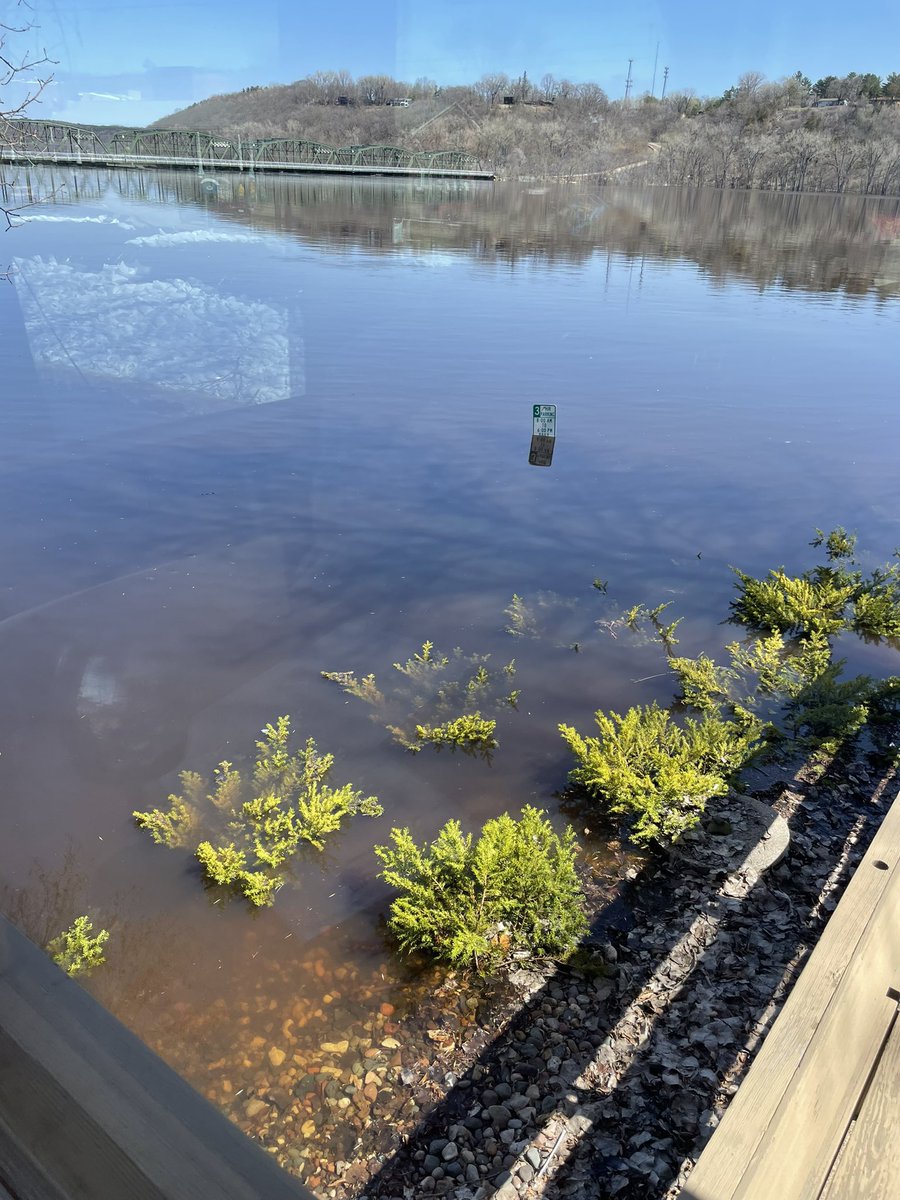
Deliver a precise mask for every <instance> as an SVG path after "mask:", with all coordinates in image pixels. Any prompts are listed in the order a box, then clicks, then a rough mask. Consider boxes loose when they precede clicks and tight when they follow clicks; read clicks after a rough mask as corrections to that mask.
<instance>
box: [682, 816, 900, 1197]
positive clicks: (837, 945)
mask: <svg viewBox="0 0 900 1200" xmlns="http://www.w3.org/2000/svg"><path fill="white" fill-rule="evenodd" d="M876 862H882V863H885V864H886V865H887V869H886V870H881V869H879V868H878V867H876V866H875V865H874V864H875V863H876ZM895 876H898V877H900V799H898V800H895V801H894V803H893V805H892V806H891V808H890V809H889V810H888V812H887V814H886V815H885V818H884V820H883V822H882V824H881V827H880V828H879V830H878V832H877V833H876V834H875V837H874V838H873V840H872V844H871V846H870V847H869V850H868V852H867V854H866V856H865V858H864V859H863V861H862V863H860V865H859V867H858V868H857V870H856V872H855V874H854V875H853V877H852V879H851V880H850V882H849V883H848V885H847V888H846V890H845V892H844V895H843V897H842V899H841V901H840V903H839V904H838V907H837V909H836V910H835V912H834V914H833V916H832V917H831V920H830V921H829V922H828V925H827V926H826V928H825V930H824V932H823V934H822V937H821V938H820V939H819V943H818V945H817V946H816V947H815V949H814V950H813V952H812V954H811V955H810V958H809V961H808V962H807V964H806V967H805V969H804V970H803V972H802V973H801V976H800V978H799V979H798V980H797V982H796V984H795V985H794V988H793V989H792V991H791V994H790V996H789V997H788V999H787V1002H786V1003H785V1006H784V1008H783V1009H782V1011H781V1013H780V1014H779V1016H778V1018H777V1020H776V1021H775V1024H774V1025H773V1027H772V1029H771V1030H770V1031H769V1033H768V1036H767V1037H766V1039H765V1041H764V1043H763V1045H762V1047H761V1049H760V1051H759V1053H758V1054H757V1056H756V1059H755V1061H754V1063H753V1066H752V1068H751V1070H750V1072H749V1074H748V1076H747V1078H746V1079H745V1080H744V1082H743V1083H742V1084H741V1087H740V1089H739V1090H738V1093H737V1095H736V1096H735V1098H734V1100H733V1101H732V1103H731V1104H730V1105H729V1107H728V1109H727V1111H726V1112H725V1115H724V1117H723V1118H722V1121H721V1122H720V1124H719V1126H718V1128H717V1129H716V1131H715V1133H714V1134H713V1137H712V1139H711V1141H710V1143H709V1145H708V1146H707V1147H706V1149H705V1150H704V1152H703V1154H702V1155H701V1157H700V1159H699V1161H698V1163H697V1165H696V1166H695V1167H694V1170H693V1171H692V1172H691V1175H690V1177H689V1178H688V1181H687V1184H686V1187H685V1189H684V1191H683V1196H684V1200H732V1198H733V1197H734V1196H735V1193H736V1190H737V1188H738V1186H739V1184H740V1181H741V1179H742V1178H743V1176H744V1174H745V1173H746V1171H747V1169H748V1166H749V1164H750V1162H751V1160H752V1158H753V1156H754V1154H755V1153H756V1151H757V1149H758V1148H759V1145H760V1142H761V1141H762V1139H763V1137H764V1136H765V1134H766V1130H767V1129H768V1127H769V1124H770V1122H771V1120H772V1118H773V1116H774V1114H775V1112H776V1110H777V1108H778V1106H779V1104H780V1103H781V1101H782V1099H783V1098H784V1094H785V1092H786V1091H787V1089H788V1087H789V1086H790V1082H791V1079H792V1078H793V1075H794V1073H795V1071H796V1070H797V1068H798V1066H799V1064H800V1062H801V1061H802V1059H803V1056H804V1055H805V1053H806V1051H807V1047H808V1046H809V1043H810V1042H811V1040H812V1038H813V1036H814V1034H815V1032H816V1029H817V1028H818V1026H819V1024H820V1022H821V1021H822V1019H823V1017H824V1014H825V1012H826V1010H827V1008H828V1006H829V1004H830V1002H831V1000H832V997H833V995H834V992H835V990H836V988H837V986H838V984H839V983H840V980H841V979H842V978H843V976H844V973H845V972H846V970H847V967H848V965H849V963H850V962H851V960H852V958H853V956H854V954H855V953H856V951H857V948H858V946H859V944H860V940H861V939H862V937H863V935H864V933H865V930H866V929H867V927H868V925H869V923H870V921H871V919H872V915H873V912H874V911H875V909H876V908H877V906H878V903H879V901H880V900H881V898H882V897H883V896H884V894H885V891H886V890H887V887H888V885H889V884H890V882H891V880H892V879H893V878H894V877H895ZM775 1194H780V1193H778V1192H776V1193H775ZM769 1200H771V1198H769Z"/></svg>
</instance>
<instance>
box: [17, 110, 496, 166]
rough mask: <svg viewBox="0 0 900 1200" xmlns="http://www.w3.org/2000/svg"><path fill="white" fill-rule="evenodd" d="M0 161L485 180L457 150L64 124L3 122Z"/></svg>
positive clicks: (470, 158)
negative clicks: (356, 144)
mask: <svg viewBox="0 0 900 1200" xmlns="http://www.w3.org/2000/svg"><path fill="white" fill-rule="evenodd" d="M0 161H3V162H33V163H37V162H44V163H46V162H53V163H76V164H78V165H84V166H108V167H136V166H152V167H183V168H189V169H196V170H198V171H200V172H201V173H203V172H210V171H214V170H223V171H283V172H304V173H305V172H323V173H326V174H330V173H337V174H351V175H352V174H357V175H437V176H443V177H451V178H453V177H456V178H463V179H493V178H494V173H493V171H491V170H490V169H488V168H486V167H485V166H484V164H483V163H482V162H481V161H480V160H479V159H477V158H476V157H475V156H474V155H472V154H467V153H466V152H465V151H462V150H404V149H403V148H402V147H400V146H324V145H321V144H320V143H319V142H307V141H303V140H300V139H298V138H262V139H243V138H240V137H238V138H228V137H225V136H224V135H221V134H217V133H210V132H204V131H201V130H181V129H105V128H102V127H95V126H80V125H70V124H68V123H67V122H65V121H29V120H17V121H8V122H6V123H5V125H4V128H3V130H2V131H0Z"/></svg>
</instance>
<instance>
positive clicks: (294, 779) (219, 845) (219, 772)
mask: <svg viewBox="0 0 900 1200" xmlns="http://www.w3.org/2000/svg"><path fill="white" fill-rule="evenodd" d="M290 738H291V721H290V717H286V716H285V717H279V718H278V719H277V721H275V723H274V724H269V725H266V727H265V728H264V729H263V730H262V739H261V740H260V741H257V743H256V751H257V753H256V761H255V764H254V767H253V774H252V776H251V778H250V779H249V780H247V781H245V780H244V779H243V777H242V776H241V773H240V772H239V771H238V770H236V769H235V768H234V766H233V765H232V764H231V763H230V762H221V763H219V765H218V767H216V769H215V771H214V773H213V786H212V789H211V790H210V791H207V784H206V782H205V781H204V779H203V777H202V776H201V775H198V774H197V773H196V772H194V771H182V773H181V776H180V778H181V784H182V788H183V792H182V794H180V795H171V796H169V807H168V809H166V810H161V809H158V808H156V809H153V810H152V811H150V812H135V813H134V814H133V816H134V819H135V821H136V822H137V824H138V825H139V826H140V827H141V828H142V829H146V830H147V831H148V832H149V833H150V836H151V837H152V838H153V840H154V841H155V842H158V843H161V844H162V845H165V846H188V847H189V846H191V845H195V854H196V857H197V860H198V861H199V863H200V865H201V866H202V867H203V871H204V874H205V876H206V878H207V880H208V881H209V882H210V883H212V884H216V885H218V886H221V887H228V888H231V889H232V890H233V891H236V892H238V893H240V894H241V895H243V896H245V897H246V898H247V900H249V901H250V903H251V904H254V905H257V906H259V905H267V904H271V903H272V901H273V899H274V896H275V892H276V891H277V889H278V888H279V887H280V886H281V885H282V884H283V883H284V880H285V870H284V868H285V867H286V865H287V864H288V863H289V862H290V860H291V859H292V858H294V857H295V855H297V854H298V852H299V851H300V849H301V846H303V845H308V846H312V847H314V848H315V849H316V850H321V849H323V847H324V845H325V840H326V839H327V838H328V837H329V836H330V835H331V834H334V833H336V832H337V831H338V830H339V829H340V828H341V825H342V823H343V822H344V820H345V818H347V817H348V816H351V815H352V814H354V813H362V814H364V815H365V816H380V815H381V813H382V808H381V805H380V804H379V803H378V801H377V799H376V798H375V797H374V796H368V797H363V795H362V793H361V792H358V791H355V790H354V788H353V787H352V786H351V785H350V784H349V783H347V784H344V786H343V787H340V788H333V787H331V786H330V785H329V784H328V783H327V778H328V775H329V774H330V773H331V768H332V766H333V765H334V756H333V755H331V754H320V753H319V752H318V750H317V749H316V744H315V742H314V741H313V739H312V738H309V739H308V740H307V742H306V744H305V745H304V746H302V747H301V748H300V749H299V750H297V751H296V752H295V753H293V754H292V753H291V751H290V749H289V742H290ZM248 793H249V795H248ZM209 826H212V827H213V828H214V829H215V830H216V837H215V842H213V841H211V840H208V839H204V840H202V841H200V842H199V843H197V842H196V838H197V836H198V833H199V831H200V830H201V829H205V828H207V827H209Z"/></svg>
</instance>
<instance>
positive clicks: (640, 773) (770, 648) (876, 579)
mask: <svg viewBox="0 0 900 1200" xmlns="http://www.w3.org/2000/svg"><path fill="white" fill-rule="evenodd" d="M816 535H817V536H816V539H815V540H814V542H813V543H812V544H813V545H815V546H821V545H824V546H825V549H826V553H827V555H828V559H829V562H828V564H827V565H820V566H817V567H815V568H813V569H812V570H809V571H806V572H804V573H803V574H801V575H798V576H789V575H788V574H787V573H786V572H785V571H784V569H779V570H773V571H770V572H769V574H768V576H767V577H766V578H765V579H755V578H754V577H753V576H750V575H746V574H744V573H743V572H742V571H738V570H735V574H736V575H737V577H738V582H737V589H738V595H737V597H736V598H735V600H734V601H733V603H732V620H734V621H735V622H738V623H741V624H744V625H746V626H747V627H748V628H749V629H751V630H752V631H754V632H753V634H752V635H751V640H749V641H748V642H746V643H739V642H732V643H731V644H730V645H729V646H727V647H726V650H727V653H728V655H729V664H728V665H721V664H717V663H716V662H715V661H714V660H713V659H712V658H710V657H709V656H708V655H706V654H700V655H698V657H697V658H687V657H680V656H676V655H675V654H673V652H672V650H673V646H674V644H675V643H676V642H677V639H676V638H674V630H675V626H676V625H677V622H676V623H675V624H673V625H669V626H663V625H661V623H660V622H659V615H660V612H661V611H662V607H663V606H660V607H659V608H657V609H653V610H647V609H644V608H643V607H642V606H637V607H636V608H634V609H631V610H630V611H629V612H627V613H625V614H624V615H623V617H622V618H620V619H619V620H618V621H617V622H609V621H607V622H602V623H600V624H601V625H602V626H603V627H605V628H607V629H612V628H614V626H615V625H616V624H618V625H622V626H627V627H629V628H632V629H634V628H635V627H636V625H637V624H638V623H640V622H641V621H647V620H649V621H650V622H651V624H652V625H653V628H654V630H655V632H656V635H657V637H658V638H659V640H660V642H661V643H662V644H663V646H664V648H665V651H666V654H667V659H668V665H669V667H670V669H671V670H672V671H673V672H674V673H675V674H676V675H677V677H678V679H679V682H680V684H681V703H682V704H683V705H684V706H686V707H688V708H693V709H695V710H697V712H699V713H700V714H701V719H700V720H696V719H693V718H690V717H688V718H687V719H686V720H685V721H684V723H683V725H679V724H677V723H676V721H675V719H674V716H673V715H672V714H671V713H669V712H667V711H665V710H663V709H660V708H659V707H658V706H657V705H655V704H653V705H650V706H649V707H647V708H642V707H640V706H637V707H634V708H631V709H629V710H628V712H626V713H625V714H624V715H622V716H620V715H619V714H618V713H612V714H610V715H606V714H604V713H602V712H598V713H597V714H596V716H595V719H596V723H597V726H598V729H599V736H597V737H582V736H581V735H580V734H579V733H578V732H577V731H576V730H575V729H573V728H572V727H571V726H567V725H561V726H560V727H559V728H560V733H561V734H562V736H563V738H564V740H565V741H566V743H567V744H568V745H569V747H570V748H571V750H572V751H573V753H574V754H575V756H576V758H577V759H578V762H579V765H578V766H577V767H575V768H573V770H572V771H571V772H570V780H571V782H572V784H573V785H574V786H575V788H576V789H579V790H580V791H581V792H582V793H583V794H584V795H585V796H587V797H588V798H589V799H590V800H592V801H594V802H596V803H598V804H599V805H600V806H601V808H602V809H603V811H604V812H606V813H608V814H610V815H613V816H620V817H621V816H624V817H627V818H628V819H629V822H630V824H629V830H628V831H629V834H630V836H631V837H632V838H633V839H634V841H636V842H638V843H661V844H666V843H671V842H675V841H677V840H678V839H679V838H680V837H681V836H682V835H683V834H684V833H685V832H687V831H688V830H690V829H692V828H694V827H695V826H696V825H697V824H698V822H699V820H700V818H701V815H702V813H703V811H704V809H705V806H706V803H707V801H708V800H709V799H710V798H711V797H713V796H716V795H720V794H722V793H723V792H725V791H726V790H727V789H728V787H729V785H730V784H731V783H732V782H733V781H734V779H735V777H736V776H737V774H738V773H739V772H740V770H741V768H742V767H744V766H745V765H746V764H747V763H748V762H750V760H751V759H752V758H753V757H754V756H755V755H756V754H757V753H759V752H761V751H766V752H772V751H773V749H774V748H775V747H776V746H777V745H778V744H779V743H780V742H782V741H783V740H784V739H785V738H786V737H787V736H789V735H792V736H793V737H794V738H795V739H796V741H797V743H798V744H799V746H800V748H802V749H803V750H804V751H813V752H818V753H825V754H834V753H836V752H837V751H838V750H839V749H840V747H841V745H842V744H843V743H844V742H845V741H846V740H847V739H849V738H852V737H854V736H855V735H856V734H857V733H858V732H859V731H860V730H861V729H862V728H863V727H864V726H865V725H866V724H867V722H869V721H870V720H871V721H872V722H873V740H874V742H875V747H876V749H881V750H883V749H884V747H881V746H880V744H879V736H878V730H879V726H882V725H884V724H885V723H887V722H888V721H889V720H890V719H891V718H892V717H893V716H894V715H896V714H897V713H900V699H898V681H897V680H896V679H889V680H887V681H886V682H884V683H875V682H874V681H873V680H871V679H869V678H868V677H867V676H857V677H856V678H853V679H841V672H842V670H843V667H844V665H845V660H843V659H838V660H834V657H833V645H832V639H833V638H835V637H836V636H837V635H838V634H840V633H843V632H850V631H852V632H855V633H857V634H859V635H861V636H864V637H868V638H893V637H897V636H900V566H898V565H897V564H889V565H886V566H883V567H878V568H876V569H875V570H873V571H872V572H871V573H870V574H869V575H864V574H863V572H862V571H861V570H859V569H851V568H850V566H848V565H844V563H843V562H840V560H842V559H849V558H850V557H851V555H852V554H853V552H854V549H855V545H856V537H855V535H850V534H848V533H847V532H846V530H844V529H842V528H838V529H835V530H832V531H831V533H830V534H828V535H827V536H826V535H825V534H823V533H822V531H821V530H817V531H816ZM835 563H839V565H835Z"/></svg>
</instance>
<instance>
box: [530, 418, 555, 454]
mask: <svg viewBox="0 0 900 1200" xmlns="http://www.w3.org/2000/svg"><path fill="white" fill-rule="evenodd" d="M531 413H532V420H533V425H532V432H531V450H530V451H529V453H528V461H529V462H530V463H531V465H532V466H533V467H549V466H550V464H551V463H552V462H553V447H554V446H555V445H556V405H555V404H535V405H534V406H533V407H532V410H531Z"/></svg>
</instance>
